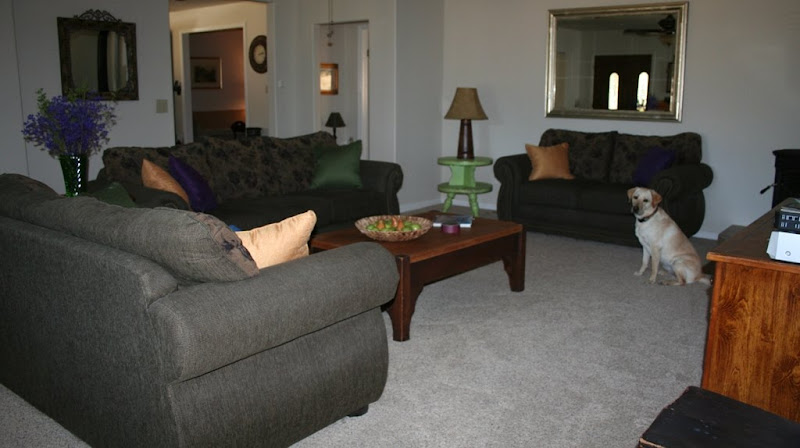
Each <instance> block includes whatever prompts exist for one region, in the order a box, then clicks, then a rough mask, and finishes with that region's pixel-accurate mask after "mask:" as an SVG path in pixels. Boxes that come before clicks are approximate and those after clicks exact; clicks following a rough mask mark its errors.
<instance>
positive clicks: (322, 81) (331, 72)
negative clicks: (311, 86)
mask: <svg viewBox="0 0 800 448" xmlns="http://www.w3.org/2000/svg"><path fill="white" fill-rule="evenodd" d="M319 93H320V94H321V95H338V94H339V64H326V63H321V64H319Z"/></svg>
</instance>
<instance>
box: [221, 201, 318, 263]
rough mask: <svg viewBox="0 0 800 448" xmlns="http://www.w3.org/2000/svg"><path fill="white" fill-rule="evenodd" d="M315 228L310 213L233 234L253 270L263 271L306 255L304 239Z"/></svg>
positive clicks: (314, 216)
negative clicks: (254, 264)
mask: <svg viewBox="0 0 800 448" xmlns="http://www.w3.org/2000/svg"><path fill="white" fill-rule="evenodd" d="M316 224H317V215H316V213H314V211H313V210H309V211H307V212H305V213H301V214H299V215H295V216H292V217H290V218H286V219H284V220H283V221H281V222H276V223H273V224H267V225H265V226H262V227H258V228H255V229H252V230H243V231H241V232H236V235H237V236H238V237H239V238H240V239H241V240H242V244H243V245H244V247H245V248H246V249H247V251H248V252H250V255H251V256H252V257H253V260H255V262H256V266H258V268H259V269H263V268H265V267H267V266H273V265H276V264H279V263H285V262H287V261H291V260H295V259H297V258H302V257H305V256H306V255H308V239H309V238H310V237H311V231H312V230H314V226H315V225H316Z"/></svg>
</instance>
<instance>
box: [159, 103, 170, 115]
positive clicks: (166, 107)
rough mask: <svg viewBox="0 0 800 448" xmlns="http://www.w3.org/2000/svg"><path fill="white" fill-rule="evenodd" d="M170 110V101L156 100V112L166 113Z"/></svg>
mask: <svg viewBox="0 0 800 448" xmlns="http://www.w3.org/2000/svg"><path fill="white" fill-rule="evenodd" d="M167 112H169V103H167V100H156V113H157V114H165V113H167Z"/></svg>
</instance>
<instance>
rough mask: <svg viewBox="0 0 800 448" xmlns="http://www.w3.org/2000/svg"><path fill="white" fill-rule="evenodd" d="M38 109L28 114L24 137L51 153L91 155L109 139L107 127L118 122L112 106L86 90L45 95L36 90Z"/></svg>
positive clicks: (58, 154)
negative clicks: (34, 112)
mask: <svg viewBox="0 0 800 448" xmlns="http://www.w3.org/2000/svg"><path fill="white" fill-rule="evenodd" d="M36 93H37V100H36V103H37V105H38V109H39V112H38V113H37V114H36V115H33V114H31V115H28V119H27V120H25V124H24V126H23V128H22V135H23V137H24V138H25V140H26V141H29V142H32V143H33V144H34V145H36V146H41V147H42V149H46V150H47V152H48V153H50V155H51V156H53V157H58V156H62V155H92V154H94V153H97V152H100V150H101V149H102V146H103V145H104V144H106V143H108V141H109V138H108V131H109V129H111V127H112V126H113V125H115V124H116V123H117V121H116V116H115V115H114V106H113V105H111V104H108V103H103V102H101V101H100V99H99V97H97V96H95V95H93V94H91V93H89V92H86V91H73V92H70V93H69V94H68V95H66V96H56V97H53V98H52V99H47V95H45V94H44V91H43V90H42V89H39V90H37V92H36Z"/></svg>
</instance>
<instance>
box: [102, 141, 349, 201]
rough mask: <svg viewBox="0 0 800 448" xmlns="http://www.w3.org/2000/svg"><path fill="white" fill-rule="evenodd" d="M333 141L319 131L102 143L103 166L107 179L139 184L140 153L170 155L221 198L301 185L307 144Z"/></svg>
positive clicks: (309, 174) (157, 157) (307, 180)
mask: <svg viewBox="0 0 800 448" xmlns="http://www.w3.org/2000/svg"><path fill="white" fill-rule="evenodd" d="M335 145H336V139H335V138H333V136H332V135H331V134H330V133H328V132H325V131H319V132H314V133H312V134H306V135H300V136H297V137H290V138H274V137H265V136H257V137H241V138H237V139H223V138H216V137H201V138H199V139H198V140H197V141H196V142H194V143H189V144H185V145H177V146H174V147H164V148H138V147H117V148H109V149H106V150H105V151H104V152H103V165H104V170H103V171H104V176H105V178H106V179H107V180H110V181H118V182H121V183H123V184H125V183H133V184H138V185H141V184H142V180H141V167H142V159H145V158H146V159H148V160H149V161H151V162H153V163H154V164H156V165H158V166H159V167H161V168H164V169H165V170H168V169H169V157H170V156H173V157H175V158H178V159H179V160H180V161H181V162H184V163H185V164H187V165H189V166H190V167H192V168H193V169H194V170H195V171H197V172H198V173H199V174H200V175H201V176H202V177H203V179H205V180H206V181H207V182H208V185H209V187H210V188H211V190H212V191H213V192H214V195H215V198H216V200H217V201H219V202H220V203H223V202H225V201H226V200H231V199H239V198H254V197H260V196H279V195H284V194H287V193H294V192H298V191H305V190H307V189H308V188H309V185H310V184H311V179H312V178H313V176H314V164H315V159H314V151H313V149H314V148H315V147H319V146H335Z"/></svg>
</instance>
